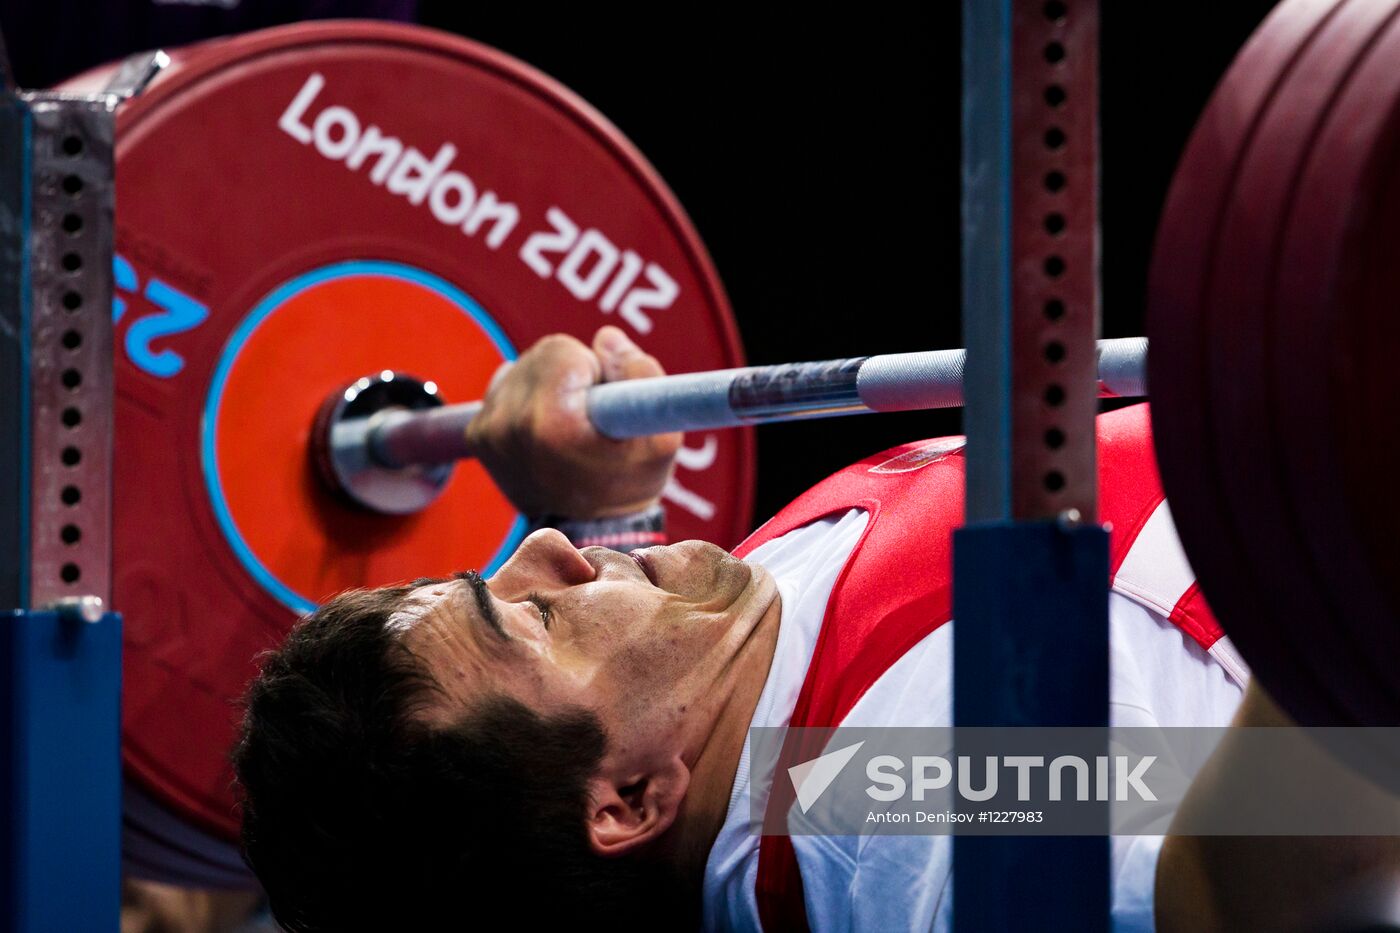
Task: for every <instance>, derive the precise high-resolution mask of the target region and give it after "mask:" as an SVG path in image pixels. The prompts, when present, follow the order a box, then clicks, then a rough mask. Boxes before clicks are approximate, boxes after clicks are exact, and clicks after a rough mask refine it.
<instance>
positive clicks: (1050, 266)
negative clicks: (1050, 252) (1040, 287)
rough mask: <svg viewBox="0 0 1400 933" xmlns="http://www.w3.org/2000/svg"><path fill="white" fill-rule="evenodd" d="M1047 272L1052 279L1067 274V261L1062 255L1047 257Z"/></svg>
mask: <svg viewBox="0 0 1400 933" xmlns="http://www.w3.org/2000/svg"><path fill="white" fill-rule="evenodd" d="M1045 274H1046V275H1048V276H1050V278H1052V279H1058V278H1059V277H1060V276H1062V275H1064V274H1065V261H1064V258H1063V257H1060V256H1046V257H1045Z"/></svg>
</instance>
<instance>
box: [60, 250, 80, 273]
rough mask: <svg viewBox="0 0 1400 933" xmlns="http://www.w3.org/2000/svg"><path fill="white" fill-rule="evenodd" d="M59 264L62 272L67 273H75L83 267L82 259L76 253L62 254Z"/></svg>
mask: <svg viewBox="0 0 1400 933" xmlns="http://www.w3.org/2000/svg"><path fill="white" fill-rule="evenodd" d="M59 262H60V265H62V266H63V268H64V270H66V271H68V272H77V271H78V270H79V269H81V268H82V267H83V257H81V256H79V255H78V254H77V253H64V254H63V259H61V260H60V261H59Z"/></svg>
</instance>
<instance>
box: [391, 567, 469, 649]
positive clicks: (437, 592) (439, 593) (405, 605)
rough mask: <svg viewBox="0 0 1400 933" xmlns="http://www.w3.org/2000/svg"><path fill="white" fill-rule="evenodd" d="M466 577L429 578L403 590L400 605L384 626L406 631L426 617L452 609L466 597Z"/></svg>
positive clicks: (392, 630)
mask: <svg viewBox="0 0 1400 933" xmlns="http://www.w3.org/2000/svg"><path fill="white" fill-rule="evenodd" d="M464 589H465V583H464V581H463V580H462V579H461V578H459V577H448V578H445V579H441V580H429V581H427V582H425V583H420V584H419V585H417V586H415V587H413V589H411V590H409V591H408V592H407V593H405V594H404V596H403V599H402V601H401V602H400V603H399V608H398V609H396V610H394V612H393V614H392V615H390V616H389V619H388V621H386V622H385V623H384V626H385V628H387V629H388V630H389V631H391V632H393V633H395V634H397V635H404V634H407V633H408V632H410V631H412V630H413V629H414V628H416V627H418V624H419V623H420V622H422V621H423V620H424V619H426V618H428V617H430V616H432V615H435V614H436V613H439V612H451V611H454V610H456V609H457V608H458V605H459V604H460V603H461V602H462V601H463V594H464Z"/></svg>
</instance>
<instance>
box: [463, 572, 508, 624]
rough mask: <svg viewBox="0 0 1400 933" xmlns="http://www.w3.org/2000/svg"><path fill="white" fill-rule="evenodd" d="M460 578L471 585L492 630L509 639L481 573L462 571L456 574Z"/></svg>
mask: <svg viewBox="0 0 1400 933" xmlns="http://www.w3.org/2000/svg"><path fill="white" fill-rule="evenodd" d="M454 576H455V577H456V578H457V579H458V580H465V581H466V583H467V586H469V587H471V591H472V597H473V598H474V599H475V600H476V608H477V610H478V611H479V612H480V613H481V617H482V618H483V619H485V620H486V624H487V625H489V626H491V630H492V631H493V632H495V633H496V634H497V635H499V636H500V637H502V638H505V639H509V638H510V635H509V634H508V633H507V632H506V629H505V626H504V625H502V624H501V614H500V613H499V612H497V611H496V604H495V602H493V601H492V599H491V591H490V590H488V589H487V588H486V581H485V580H483V579H481V574H479V573H477V572H476V571H475V570H465V571H463V572H462V573H458V574H454Z"/></svg>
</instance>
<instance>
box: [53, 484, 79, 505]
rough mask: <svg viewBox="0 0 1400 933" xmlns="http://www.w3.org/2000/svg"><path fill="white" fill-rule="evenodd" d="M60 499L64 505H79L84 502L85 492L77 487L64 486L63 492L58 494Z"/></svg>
mask: <svg viewBox="0 0 1400 933" xmlns="http://www.w3.org/2000/svg"><path fill="white" fill-rule="evenodd" d="M58 498H59V499H61V500H62V501H63V504H64V505H70V506H71V505H77V504H78V503H79V502H82V501H83V491H82V490H81V489H79V488H78V487H77V486H64V487H63V491H62V492H60V493H59V494H58Z"/></svg>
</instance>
